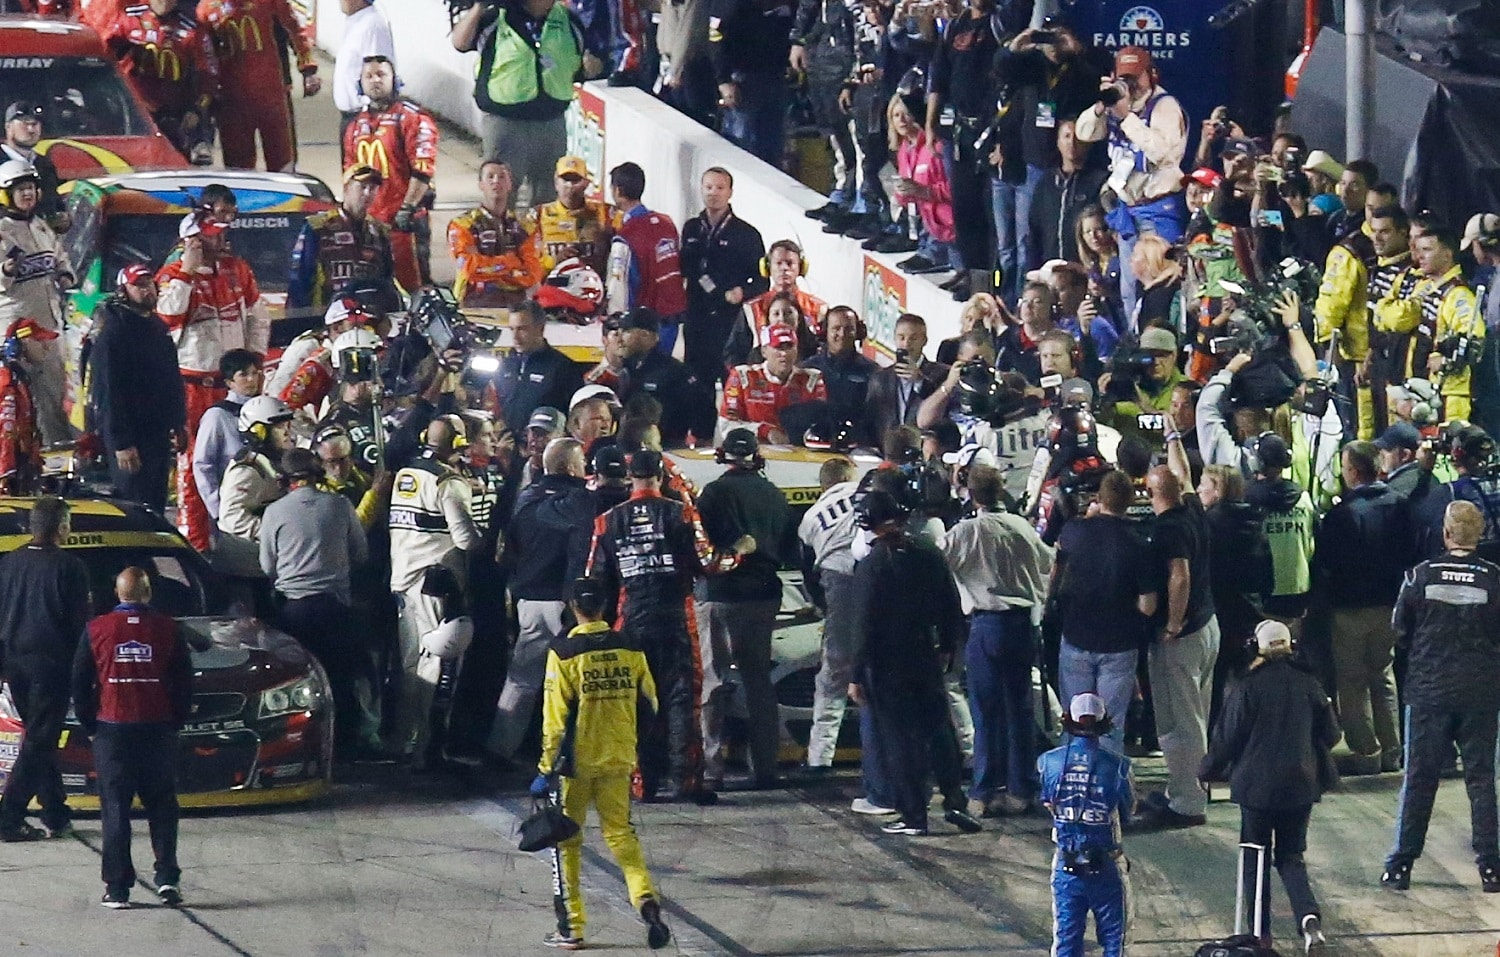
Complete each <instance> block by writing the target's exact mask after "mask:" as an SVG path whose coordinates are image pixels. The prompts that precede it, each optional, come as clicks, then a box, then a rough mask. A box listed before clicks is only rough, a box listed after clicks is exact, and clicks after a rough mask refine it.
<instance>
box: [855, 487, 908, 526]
mask: <svg viewBox="0 0 1500 957" xmlns="http://www.w3.org/2000/svg"><path fill="white" fill-rule="evenodd" d="M907 514H908V513H907V510H906V507H905V506H904V505H902V504H901V503H900V502H899V501H897V500H896V496H894V495H892V494H891V493H890V492H886V491H883V490H881V489H872V490H870V491H868V492H866V493H865V497H864V498H862V499H860V501H859V504H858V505H857V506H855V508H854V515H855V520H856V522H857V523H858V524H859V527H860V528H863V529H867V530H869V531H872V532H873V531H875V529H877V528H879V527H880V526H882V525H884V524H885V523H886V522H902V521H905V520H906V516H907Z"/></svg>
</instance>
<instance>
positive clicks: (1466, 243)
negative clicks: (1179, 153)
mask: <svg viewBox="0 0 1500 957" xmlns="http://www.w3.org/2000/svg"><path fill="white" fill-rule="evenodd" d="M1475 243H1480V244H1482V245H1485V246H1493V245H1495V244H1496V243H1500V215H1496V214H1495V213H1475V214H1474V215H1473V216H1470V217H1469V222H1468V225H1466V226H1464V239H1463V242H1462V243H1460V244H1459V248H1460V249H1468V248H1469V247H1470V246H1472V245H1474V244H1475Z"/></svg>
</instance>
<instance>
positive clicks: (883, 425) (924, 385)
mask: <svg viewBox="0 0 1500 957" xmlns="http://www.w3.org/2000/svg"><path fill="white" fill-rule="evenodd" d="M894 344H895V346H896V361H895V362H894V363H893V364H891V365H889V366H887V367H885V368H884V369H881V370H880V371H878V372H876V373H875V374H874V375H872V376H871V377H870V388H869V391H868V392H867V393H866V395H867V398H866V401H865V414H864V423H863V426H864V427H863V430H862V431H861V433H860V436H859V438H860V441H861V442H865V443H868V444H870V445H884V443H885V440H886V435H887V434H888V433H889V432H890V430H891V429H893V428H895V427H897V426H901V425H915V424H916V422H917V414H918V410H919V409H920V408H921V406H922V403H923V401H924V400H926V399H927V398H928V397H930V396H931V395H932V394H933V391H934V390H936V389H937V388H938V387H939V386H940V385H942V384H943V381H944V380H945V379H946V378H947V376H948V367H947V366H946V365H944V364H942V363H940V362H928V361H927V357H926V356H924V355H923V354H922V352H923V350H925V349H926V348H927V322H926V320H924V319H923V318H922V317H921V316H918V315H916V314H914V313H909V312H908V313H904V314H902V315H901V317H900V318H898V319H897V320H896V332H895V343H894Z"/></svg>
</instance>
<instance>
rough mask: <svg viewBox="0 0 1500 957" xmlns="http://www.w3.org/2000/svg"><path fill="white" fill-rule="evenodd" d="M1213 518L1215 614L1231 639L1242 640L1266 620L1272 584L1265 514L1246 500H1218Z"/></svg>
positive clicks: (1208, 513) (1211, 544)
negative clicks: (1263, 606)
mask: <svg viewBox="0 0 1500 957" xmlns="http://www.w3.org/2000/svg"><path fill="white" fill-rule="evenodd" d="M1204 516H1205V517H1206V518H1207V519H1208V548H1209V568H1210V569H1211V573H1210V574H1211V581H1212V583H1213V592H1214V613H1215V614H1216V615H1218V617H1219V628H1220V629H1221V630H1222V631H1223V634H1224V637H1225V638H1226V639H1233V640H1234V641H1236V642H1238V641H1239V640H1240V639H1243V638H1246V637H1248V636H1249V635H1251V634H1252V633H1254V631H1255V626H1256V625H1257V624H1259V623H1260V620H1261V614H1260V599H1261V596H1262V595H1266V594H1269V593H1270V592H1271V589H1272V575H1271V552H1270V548H1269V547H1268V546H1267V544H1266V531H1265V527H1264V525H1263V520H1264V518H1265V515H1264V514H1263V513H1262V512H1261V510H1260V509H1258V508H1256V507H1255V506H1254V505H1249V504H1247V503H1245V502H1217V503H1215V504H1214V506H1213V507H1212V508H1210V509H1207V510H1205V512H1204Z"/></svg>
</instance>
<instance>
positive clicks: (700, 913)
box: [0, 96, 1500, 957]
mask: <svg viewBox="0 0 1500 957" xmlns="http://www.w3.org/2000/svg"><path fill="white" fill-rule="evenodd" d="M298 115H299V117H300V119H301V127H302V130H303V134H302V137H301V145H302V168H303V169H304V170H307V171H309V172H313V173H315V174H317V175H319V176H320V177H322V178H324V179H325V180H326V181H328V182H329V183H330V184H335V183H337V181H338V155H337V147H336V145H335V141H334V140H335V135H336V131H337V129H338V117H337V114H336V113H335V112H334V111H333V108H332V105H331V101H330V100H329V98H328V97H327V96H323V97H319V98H317V99H314V100H311V101H308V100H303V101H299V103H298ZM444 133H445V135H444V138H443V143H442V152H441V156H440V159H439V164H438V190H439V202H440V213H446V214H447V215H451V214H452V213H453V212H456V211H458V210H459V209H462V208H464V207H465V206H466V205H467V204H469V203H471V202H472V201H473V200H474V199H475V197H476V195H477V191H476V189H475V184H474V175H475V171H476V169H477V165H478V164H477V151H476V149H475V147H474V144H473V143H472V142H471V141H468V140H466V139H462V138H460V137H458V136H457V135H456V134H454V133H453V131H452V130H448V129H445V131H444ZM445 223H446V216H444V217H440V222H439V223H436V224H435V226H434V239H435V240H436V241H435V242H434V252H435V254H436V255H435V261H434V263H433V266H434V272H435V273H436V274H437V275H438V276H439V277H440V278H443V277H447V276H451V273H452V268H451V264H450V263H448V262H447V260H446V257H445V256H444V255H443V254H442V250H443V249H444V244H443V243H442V242H441V241H440V240H438V237H440V236H441V235H442V228H443V226H444V225H445ZM786 770H788V771H789V772H790V771H791V770H792V769H790V768H788V769H786ZM1162 773H1163V772H1162V767H1161V762H1160V760H1159V759H1146V760H1143V761H1142V762H1140V764H1139V770H1138V774H1139V776H1140V778H1141V782H1142V784H1143V786H1145V787H1147V788H1149V787H1151V786H1153V785H1154V786H1160V783H1161V781H1160V779H1161V776H1162ZM528 778H529V775H527V774H524V773H522V774H516V775H511V776H509V777H500V776H496V775H494V774H490V773H480V774H476V775H472V776H469V777H465V778H459V777H455V776H452V775H442V774H440V775H435V776H432V777H412V776H410V775H408V774H406V773H405V772H402V771H399V770H397V769H394V768H384V769H379V768H377V769H353V770H352V771H351V770H348V769H341V770H340V772H339V773H338V775H337V781H336V785H335V788H334V791H333V793H332V795H331V796H330V797H328V798H327V799H325V800H323V801H321V802H318V803H315V804H312V805H306V806H300V807H289V808H280V809H256V810H239V811H233V812H195V813H191V814H189V815H188V816H186V817H185V819H184V821H183V824H182V840H181V848H180V858H181V862H182V865H183V868H184V876H183V885H182V886H183V892H184V894H185V895H186V899H187V905H186V906H185V907H183V908H182V909H180V910H176V911H173V910H169V909H166V908H162V907H159V906H154V896H153V895H152V894H151V892H150V890H149V888H148V887H147V886H146V885H144V884H143V885H142V886H139V887H137V888H136V889H135V892H134V900H135V901H136V902H137V903H138V905H139V906H136V907H133V908H132V909H130V910H126V911H111V910H106V909H104V908H102V907H100V906H99V903H98V901H99V895H100V893H101V892H102V890H103V888H102V885H101V883H100V880H99V856H98V852H99V847H100V828H99V822H98V820H97V819H96V818H89V817H84V818H80V819H79V820H78V822H77V825H76V831H75V834H74V835H73V837H72V838H71V839H63V840H56V841H46V842H39V843H34V844H23V845H0V954H19V955H36V957H43V955H46V957H51V955H56V957H77V955H94V954H100V955H102V954H109V955H117V957H160V955H174V957H175V955H193V957H197V955H204V957H218V955H240V957H248V955H253V957H278V955H287V957H293V955H295V957H305V955H318V957H323V955H327V957H343V955H378V957H400V955H444V957H468V955H502V957H519V955H533V954H543V953H550V951H548V950H547V949H546V948H544V947H543V946H541V944H540V941H541V938H542V937H543V936H544V935H545V934H546V933H547V932H548V931H549V930H551V929H552V922H553V916H552V901H551V868H550V864H549V862H548V860H547V858H546V857H545V856H541V855H528V854H523V853H521V852H520V851H518V850H517V849H516V838H515V828H516V825H517V823H518V821H519V820H520V818H521V817H524V816H525V814H526V813H527V810H528V807H529V802H528V800H527V799H526V797H525V795H524V788H525V784H526V782H527V780H528ZM1399 785H1400V778H1399V775H1382V776H1379V777H1375V778H1362V779H1355V780H1351V781H1349V782H1347V783H1346V784H1345V785H1344V787H1343V789H1342V790H1341V791H1339V792H1337V793H1334V794H1331V795H1329V796H1328V798H1327V799H1326V800H1325V801H1324V802H1323V804H1322V805H1320V806H1319V807H1318V809H1317V810H1316V812H1315V813H1314V815H1313V819H1312V828H1311V833H1310V836H1309V843H1310V848H1309V851H1308V854H1307V860H1308V865H1309V868H1310V870H1311V873H1312V877H1313V883H1314V887H1315V889H1316V891H1317V892H1318V894H1319V896H1320V899H1321V901H1322V903H1323V907H1324V915H1325V916H1324V926H1325V928H1326V930H1327V932H1328V934H1329V938H1330V943H1331V947H1330V950H1329V953H1330V954H1334V955H1351V957H1352V955H1360V957H1370V955H1379V957H1449V955H1452V957H1490V955H1492V954H1495V953H1496V941H1497V938H1500V895H1494V896H1487V895H1484V894H1482V893H1480V890H1479V882H1478V877H1477V874H1476V873H1475V870H1474V866H1473V862H1472V853H1471V852H1470V850H1469V848H1468V842H1469V838H1468V835H1469V828H1468V809H1467V803H1466V800H1465V796H1464V790H1463V786H1462V783H1461V782H1459V781H1445V782H1444V784H1443V787H1442V789H1441V790H1440V792H1439V794H1438V800H1437V807H1436V810H1435V813H1434V815H1433V821H1432V828H1431V832H1430V836H1429V842H1428V847H1427V853H1426V856H1425V857H1423V858H1422V859H1421V860H1420V861H1419V862H1418V863H1417V866H1416V870H1415V874H1414V883H1413V887H1412V890H1411V891H1410V892H1409V893H1406V894H1397V893H1393V892H1390V891H1385V890H1383V889H1381V888H1380V887H1378V886H1377V880H1378V877H1379V873H1380V865H1381V860H1382V858H1383V856H1384V853H1385V851H1386V849H1387V847H1388V846H1389V844H1390V841H1391V834H1392V828H1393V820H1394V814H1395V809H1396V802H1397V794H1398V789H1399ZM857 794H858V782H857V778H856V776H855V775H854V773H853V771H852V770H847V769H846V770H842V771H841V772H840V773H839V774H838V775H836V776H835V777H834V778H833V779H831V780H826V781H821V782H818V783H816V784H795V783H794V784H792V785H791V786H789V787H787V788H785V789H782V790H776V791H766V792H757V793H731V794H728V795H726V796H725V799H724V801H723V802H722V803H720V804H719V805H717V806H715V807H708V808H698V807H693V806H677V805H648V806H642V807H639V808H638V809H637V814H636V820H637V823H638V826H639V831H640V835H641V839H642V841H643V844H644V847H645V852H646V858H647V861H648V863H649V864H650V867H651V869H652V872H653V874H654V876H655V877H656V879H657V881H658V883H659V885H660V890H661V892H662V894H663V896H664V900H665V906H666V915H667V919H668V921H669V922H670V923H671V925H672V929H673V931H674V939H673V942H672V943H671V945H670V946H669V947H668V949H667V950H666V951H665V953H671V954H690V955H728V957H750V955H764V957H816V955H847V957H865V955H869V957H883V955H895V954H920V955H930V957H960V955H981V954H982V955H996V957H1009V955H1021V954H1026V955H1036V954H1042V953H1045V952H1046V950H1047V946H1048V943H1049V941H1050V926H1051V912H1050V898H1049V885H1048V878H1049V866H1050V857H1051V852H1050V845H1049V841H1048V836H1047V822H1046V821H1045V819H1043V818H1041V817H1036V816H1033V817H1027V818H1023V819H1012V820H1006V821H986V822H985V823H986V830H985V832H984V833H982V834H978V835H973V836H967V835H962V834H959V833H957V832H956V831H954V830H953V829H951V828H948V827H946V826H945V825H942V824H940V823H935V825H934V827H935V830H934V832H933V834H932V835H931V836H928V837H923V838H900V837H887V836H884V835H882V834H880V833H879V827H878V825H879V823H880V819H871V818H863V817H859V816H856V815H853V814H851V813H849V810H848V807H849V801H850V799H851V798H853V797H854V796H856V795H857ZM934 821H935V822H938V821H940V817H939V816H938V814H937V813H936V811H935V812H934ZM1238 822H1239V814H1238V811H1237V809H1236V808H1235V807H1234V806H1233V805H1231V804H1229V803H1227V801H1226V800H1225V799H1224V797H1223V796H1222V795H1219V796H1216V800H1215V801H1214V802H1213V803H1211V805H1210V807H1209V823H1208V824H1207V825H1206V826H1203V827H1198V828H1194V829H1191V830H1185V831H1175V832H1167V833H1159V834H1149V835H1130V836H1128V837H1127V841H1126V848H1127V853H1128V855H1129V858H1130V861H1131V880H1132V887H1133V891H1134V898H1133V900H1134V911H1135V920H1134V934H1133V941H1134V943H1133V945H1132V947H1131V948H1130V950H1129V953H1130V954H1131V955H1133V957H1189V955H1191V954H1193V953H1194V951H1195V950H1196V948H1197V946H1198V944H1199V943H1200V942H1201V941H1203V940H1205V939H1208V938H1212V937H1217V936H1221V935H1222V934H1224V933H1226V932H1227V931H1228V930H1229V929H1230V926H1229V925H1230V923H1231V921H1232V916H1233V889H1234V872H1233V860H1234V855H1235V847H1236V844H1237V839H1238ZM145 830H146V828H145V822H144V821H138V822H137V824H136V834H137V836H136V845H135V848H136V864H137V867H138V868H140V869H141V871H142V874H143V876H145V877H149V874H150V860H149V858H150V845H149V842H148V840H147V838H146V833H145ZM584 886H585V897H586V900H587V903H588V906H589V926H588V942H589V948H590V949H591V950H599V951H601V952H605V953H609V954H617V955H621V957H625V955H634V954H645V953H649V951H647V949H646V947H645V934H644V929H643V927H642V925H641V924H640V923H639V921H638V920H637V919H636V917H635V915H634V914H633V913H632V912H631V909H630V906H629V903H628V899H627V897H626V895H625V891H624V885H623V883H622V881H621V880H620V877H619V874H618V871H616V870H615V868H614V866H613V863H612V862H611V861H610V860H609V857H608V851H607V850H606V849H605V848H604V845H603V842H602V841H601V840H600V838H599V834H598V831H597V828H594V827H591V828H590V829H589V831H588V833H587V843H586V859H585V876H584ZM1273 887H1274V891H1273V894H1274V899H1275V901H1276V918H1275V922H1274V925H1273V926H1274V930H1275V931H1276V934H1277V937H1278V939H1279V941H1280V942H1279V944H1278V946H1279V947H1281V948H1282V950H1281V952H1282V953H1283V954H1292V953H1300V948H1299V947H1298V946H1296V945H1295V944H1294V942H1293V941H1292V940H1291V939H1290V938H1291V937H1292V934H1293V927H1292V918H1291V915H1290V914H1289V912H1287V910H1286V904H1285V895H1284V894H1282V893H1281V891H1280V888H1279V886H1277V885H1275V883H1274V881H1273ZM1091 953H1097V950H1095V951H1091Z"/></svg>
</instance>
